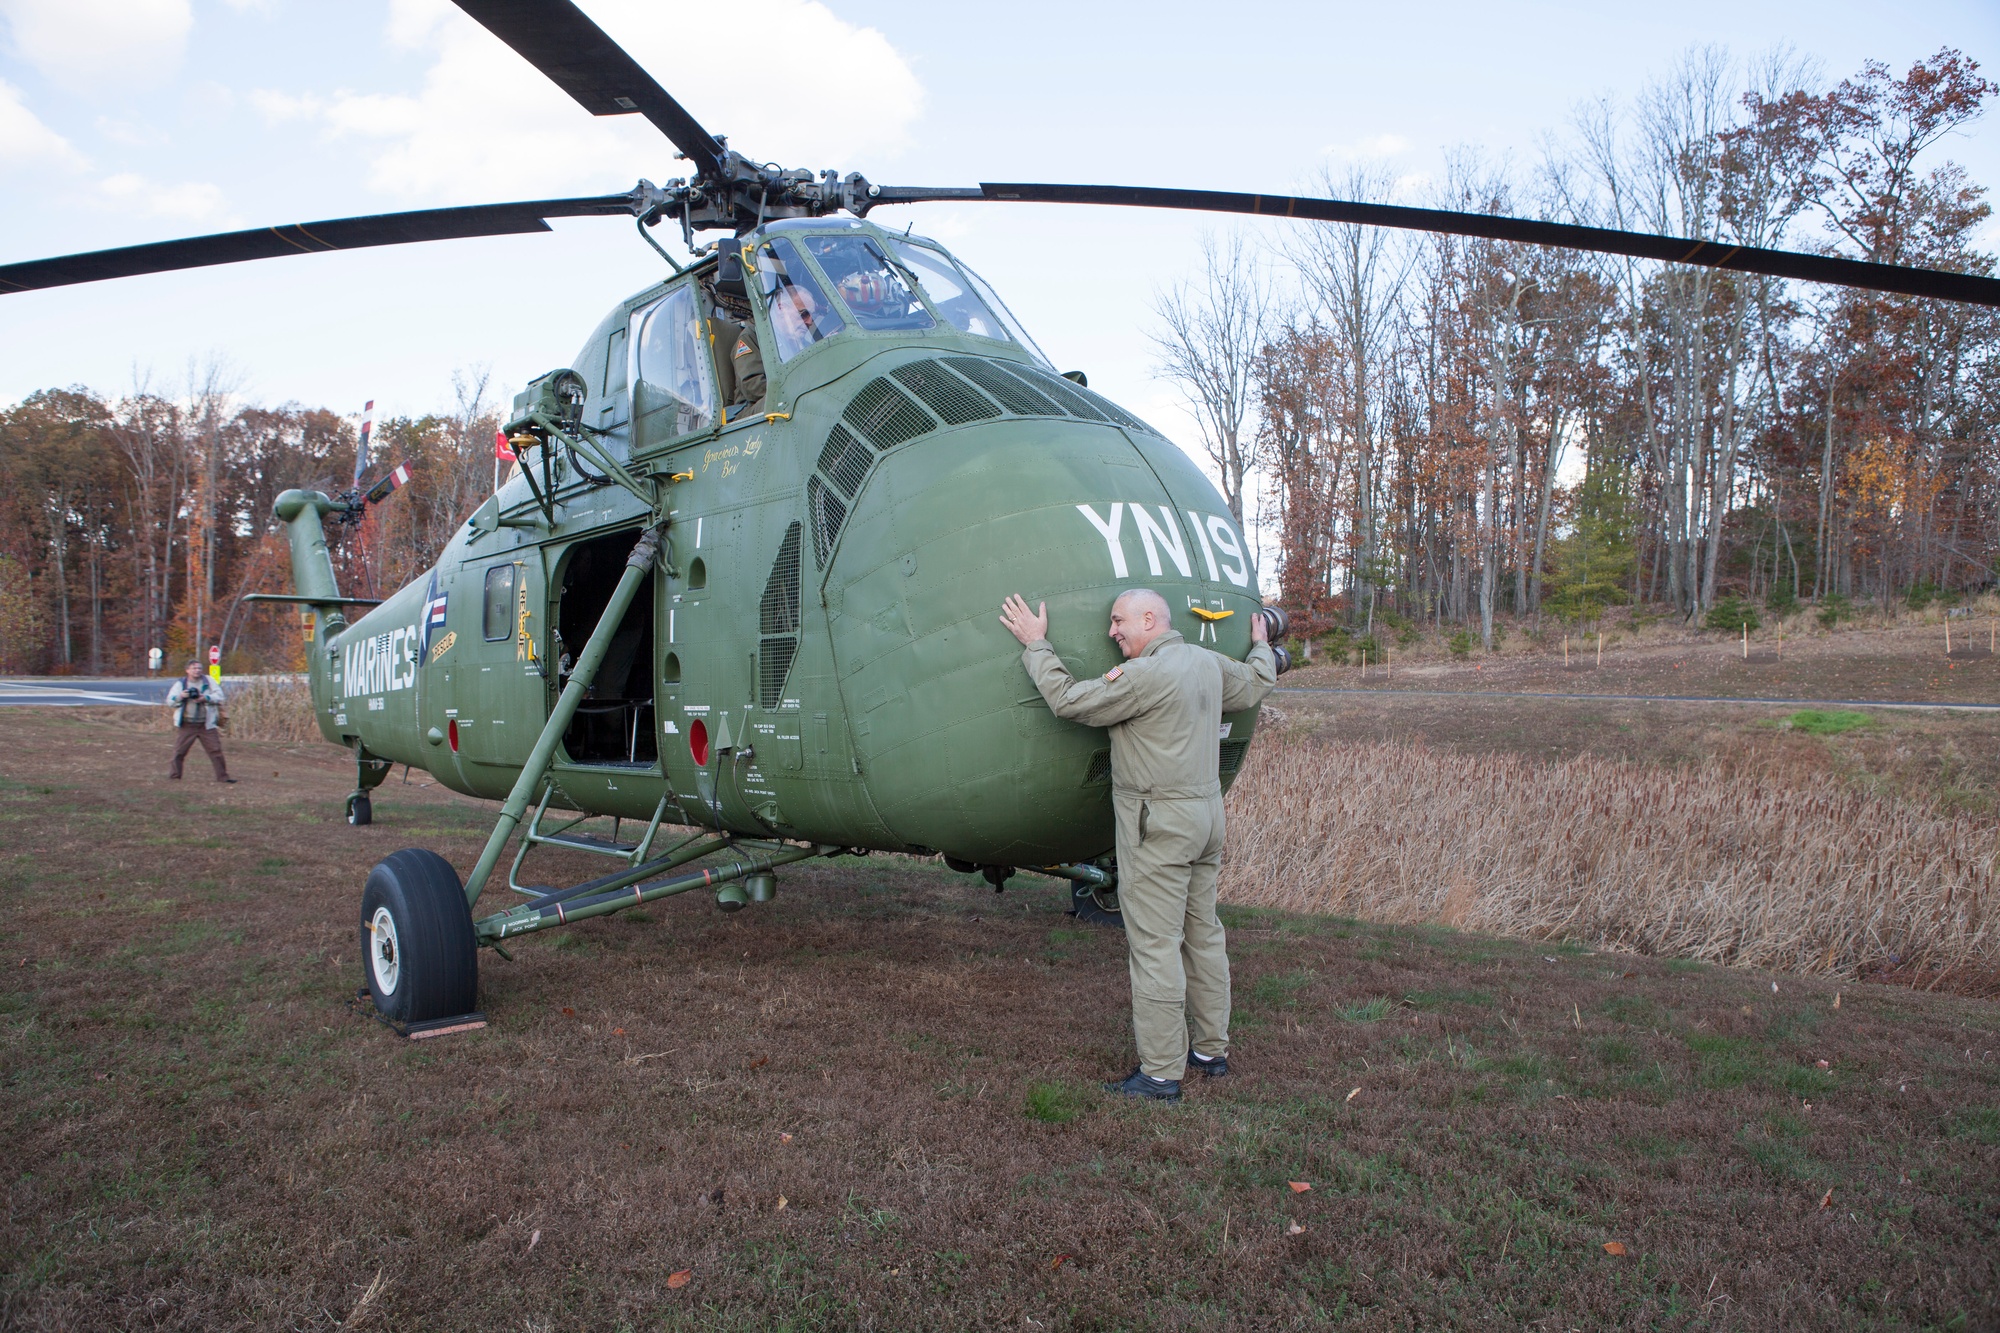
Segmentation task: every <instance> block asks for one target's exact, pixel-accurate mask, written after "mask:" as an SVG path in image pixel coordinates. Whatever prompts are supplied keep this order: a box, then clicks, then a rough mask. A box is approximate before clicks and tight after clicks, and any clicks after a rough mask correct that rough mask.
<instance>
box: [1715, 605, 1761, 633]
mask: <svg viewBox="0 0 2000 1333" xmlns="http://www.w3.org/2000/svg"><path fill="white" fill-rule="evenodd" d="M1762 623H1763V622H1762V621H1760V620H1759V619H1758V618H1757V608H1756V607H1754V606H1752V605H1750V603H1748V602H1746V601H1744V600H1743V599H1742V598H1741V597H1724V598H1722V599H1720V600H1719V601H1717V602H1716V604H1715V605H1714V606H1711V607H1710V608H1709V609H1708V618H1707V619H1706V620H1704V621H1703V622H1702V624H1703V625H1705V626H1707V627H1708V628H1709V629H1719V630H1727V631H1729V632H1730V633H1731V634H1740V633H1742V632H1743V630H1744V628H1745V627H1746V626H1747V627H1748V628H1750V629H1756V628H1757V627H1758V626H1759V625H1760V624H1762Z"/></svg>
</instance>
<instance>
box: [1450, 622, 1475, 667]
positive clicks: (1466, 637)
mask: <svg viewBox="0 0 2000 1333" xmlns="http://www.w3.org/2000/svg"><path fill="white" fill-rule="evenodd" d="M1444 642H1445V646H1446V647H1448V648H1450V649H1451V655H1452V656H1453V657H1456V658H1457V659H1458V660H1459V661H1461V662H1463V661H1464V660H1465V659H1466V658H1468V657H1470V656H1472V631H1471V630H1465V629H1461V630H1453V631H1452V635H1451V637H1450V638H1449V639H1446V640H1445V641H1444Z"/></svg>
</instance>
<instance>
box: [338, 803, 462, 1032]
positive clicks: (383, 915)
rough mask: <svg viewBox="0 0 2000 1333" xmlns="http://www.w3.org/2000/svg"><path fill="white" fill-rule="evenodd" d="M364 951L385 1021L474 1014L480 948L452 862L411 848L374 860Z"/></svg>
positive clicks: (365, 898) (364, 898)
mask: <svg viewBox="0 0 2000 1333" xmlns="http://www.w3.org/2000/svg"><path fill="white" fill-rule="evenodd" d="M362 799H363V800H364V801H365V800H366V798H365V797H364V798H362ZM361 956H362V957H363V959H365V960H366V961H365V963H364V964H363V968H362V970H363V971H364V972H365V973H366V974H367V980H368V993H369V995H370V996H371V997H372V998H373V999H374V1001H375V1007H376V1009H378V1010H380V1011H381V1014H382V1016H383V1017H384V1018H387V1019H389V1020H391V1021H392V1022H396V1023H427V1022H431V1021H434V1020H436V1019H440V1018H454V1017H456V1016H458V1015H460V1014H465V1013H470V1012H471V1010H472V1006H473V1001H474V999H475V998H476V997H477V993H478V989H479V960H478V945H477V942H476V940H475V939H474V937H473V933H472V913H471V912H470V911H469V910H468V909H467V907H466V905H465V890H464V888H463V887H461V886H460V884H459V882H458V872H457V871H455V870H453V869H452V868H451V863H450V862H448V861H446V860H445V859H444V858H443V857H442V856H439V855H438V854H437V853H436V852H427V851H424V850H422V849H420V848H415V847H411V848H405V849H404V850H402V851H400V852H394V853H391V854H390V855H389V856H386V857H384V858H383V859H382V860H380V861H378V862H376V863H375V868H374V869H373V870H371V871H369V872H368V885H367V887H366V888H364V889H363V890H362V892H361Z"/></svg>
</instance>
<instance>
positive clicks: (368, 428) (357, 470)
mask: <svg viewBox="0 0 2000 1333" xmlns="http://www.w3.org/2000/svg"><path fill="white" fill-rule="evenodd" d="M374 433H375V400H374V399H373V398H370V399H369V400H368V405H367V406H366V407H364V408H362V409H361V443H360V444H359V445H357V446H356V447H355V450H354V481H353V483H352V484H353V485H355V486H357V487H358V486H360V485H361V476H362V474H363V473H364V472H366V471H368V437H369V436H371V435H373V434H374Z"/></svg>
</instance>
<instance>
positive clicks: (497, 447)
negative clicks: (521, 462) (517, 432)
mask: <svg viewBox="0 0 2000 1333" xmlns="http://www.w3.org/2000/svg"><path fill="white" fill-rule="evenodd" d="M493 456H494V457H495V458H497V459H499V460H500V461H501V462H503V463H511V462H513V461H514V451H513V449H512V448H510V447H509V446H508V444H507V432H506V431H504V430H496V431H494V432H493Z"/></svg>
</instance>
